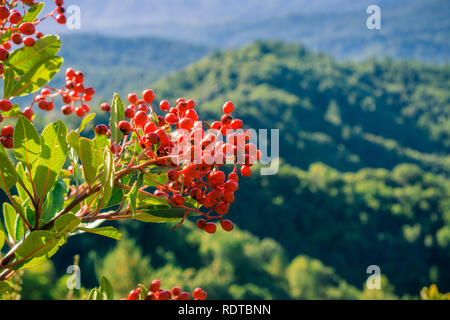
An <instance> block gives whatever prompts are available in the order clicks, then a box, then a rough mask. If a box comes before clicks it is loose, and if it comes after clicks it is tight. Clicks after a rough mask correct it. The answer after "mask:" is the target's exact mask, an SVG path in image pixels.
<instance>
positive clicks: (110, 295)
mask: <svg viewBox="0 0 450 320" xmlns="http://www.w3.org/2000/svg"><path fill="white" fill-rule="evenodd" d="M100 291H102V292H103V294H104V295H106V299H107V300H114V290H113V287H112V285H111V282H109V280H108V279H106V277H102V278H101V279H100Z"/></svg>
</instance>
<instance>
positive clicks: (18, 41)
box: [11, 33, 22, 45]
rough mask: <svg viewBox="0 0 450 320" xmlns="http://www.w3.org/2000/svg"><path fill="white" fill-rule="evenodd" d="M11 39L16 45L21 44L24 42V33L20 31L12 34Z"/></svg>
mask: <svg viewBox="0 0 450 320" xmlns="http://www.w3.org/2000/svg"><path fill="white" fill-rule="evenodd" d="M11 41H12V42H13V43H14V44H16V45H19V44H21V43H22V35H21V34H20V33H14V34H13V35H12V36H11Z"/></svg>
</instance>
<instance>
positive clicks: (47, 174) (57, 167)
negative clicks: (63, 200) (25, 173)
mask: <svg viewBox="0 0 450 320" xmlns="http://www.w3.org/2000/svg"><path fill="white" fill-rule="evenodd" d="M66 134H67V128H66V126H65V125H64V123H62V121H58V122H56V123H51V124H49V125H48V126H47V127H45V129H44V131H43V132H42V136H41V155H40V157H39V160H38V162H37V165H36V166H35V167H34V170H33V171H32V176H33V181H34V185H35V186H36V192H37V195H38V197H39V199H43V198H44V197H45V195H46V194H47V192H49V191H50V189H51V188H52V187H53V185H54V184H55V182H56V179H57V178H58V176H59V173H60V172H61V170H62V167H63V166H64V163H65V162H66V158H67V152H68V149H69V147H68V145H67V143H66Z"/></svg>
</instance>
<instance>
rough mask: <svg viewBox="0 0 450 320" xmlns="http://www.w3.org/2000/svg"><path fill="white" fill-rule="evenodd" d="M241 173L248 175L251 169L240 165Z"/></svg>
mask: <svg viewBox="0 0 450 320" xmlns="http://www.w3.org/2000/svg"><path fill="white" fill-rule="evenodd" d="M241 175H242V176H243V177H250V176H251V175H252V169H251V168H250V167H248V166H242V167H241Z"/></svg>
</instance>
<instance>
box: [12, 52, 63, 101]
mask: <svg viewBox="0 0 450 320" xmlns="http://www.w3.org/2000/svg"><path fill="white" fill-rule="evenodd" d="M62 63H63V58H61V57H56V56H55V57H50V58H47V59H45V60H43V61H41V62H40V63H39V64H38V65H36V66H35V67H34V68H33V69H31V70H30V71H28V72H27V73H26V74H25V75H24V76H23V77H22V78H21V79H20V80H19V81H17V82H16V84H15V86H14V89H12V93H11V94H10V95H8V96H6V97H7V98H9V97H11V96H16V97H20V96H24V95H27V94H30V93H33V92H36V91H37V90H39V89H40V88H42V87H43V86H45V85H46V84H47V83H48V82H49V81H50V80H51V79H52V78H53V77H54V76H55V74H56V73H57V72H58V71H59V69H60V68H61V66H62Z"/></svg>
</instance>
